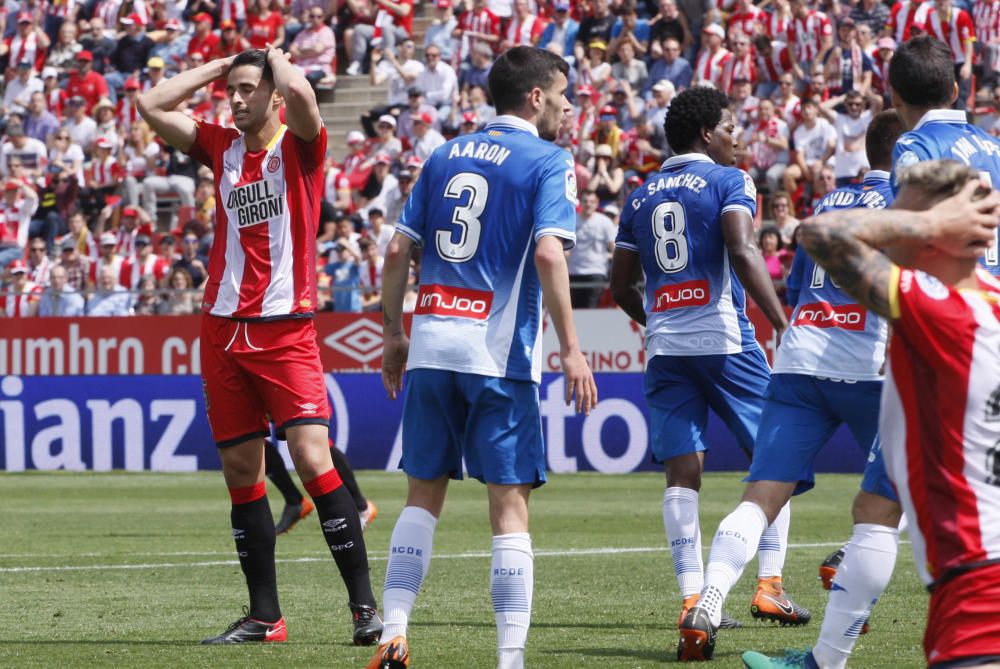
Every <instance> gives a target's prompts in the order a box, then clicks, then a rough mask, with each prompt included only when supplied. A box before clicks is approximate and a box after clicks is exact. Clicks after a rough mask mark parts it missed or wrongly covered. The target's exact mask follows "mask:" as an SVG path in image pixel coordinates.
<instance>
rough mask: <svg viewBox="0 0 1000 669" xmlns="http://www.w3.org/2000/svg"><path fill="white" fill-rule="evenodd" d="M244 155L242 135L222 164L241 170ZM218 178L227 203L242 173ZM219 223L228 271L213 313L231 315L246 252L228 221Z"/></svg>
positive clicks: (226, 270) (220, 193) (234, 309)
mask: <svg viewBox="0 0 1000 669" xmlns="http://www.w3.org/2000/svg"><path fill="white" fill-rule="evenodd" d="M243 154H244V144H243V138H242V137H238V138H236V139H235V140H233V143H232V144H231V145H230V146H229V148H228V149H226V152H225V153H224V154H222V164H223V165H238V166H239V168H237V170H239V169H241V168H242V166H243ZM219 177H220V175H216V178H218V179H219V195H220V196H221V197H222V201H223V202H226V201H228V200H229V194H230V193H231V192H232V191H233V182H234V181H235V180H236V179H238V178H239V173H238V172H237V174H236V177H235V179H234V178H232V175H230V177H231V178H229V179H223V178H219ZM216 225H226V226H227V230H226V232H227V234H226V263H225V270H224V271H223V273H222V281H221V283H220V284H219V294H218V296H216V298H215V304H214V305H213V306H212V310H211V312H210V313H213V314H215V313H218V314H231V313H233V312H234V311H236V310H237V309H238V308H239V306H240V285H241V284H242V283H243V268H244V266H245V264H246V255H245V254H244V253H243V245H242V244H241V243H240V235H239V232H237V231H236V230H233V229H231V228H228V225H229V222H228V221H226V222H222V221H219V222H218V223H216ZM237 230H238V228H237Z"/></svg>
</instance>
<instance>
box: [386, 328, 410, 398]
mask: <svg viewBox="0 0 1000 669" xmlns="http://www.w3.org/2000/svg"><path fill="white" fill-rule="evenodd" d="M409 353H410V339H409V337H407V336H406V335H405V334H402V333H400V334H396V335H392V336H390V337H386V338H385V341H384V342H383V346H382V385H383V386H385V392H386V393H387V394H388V395H389V399H391V400H394V399H396V398H397V397H399V393H400V392H401V391H402V390H403V372H404V370H405V369H406V359H407V357H409Z"/></svg>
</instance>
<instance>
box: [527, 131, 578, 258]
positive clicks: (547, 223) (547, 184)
mask: <svg viewBox="0 0 1000 669" xmlns="http://www.w3.org/2000/svg"><path fill="white" fill-rule="evenodd" d="M542 170H543V171H542V175H541V181H540V183H539V184H538V190H537V191H536V192H535V211H534V215H535V225H534V231H533V235H534V237H535V241H536V242H537V241H538V240H539V239H541V238H542V237H545V236H546V235H551V236H553V237H559V238H560V239H562V240H563V246H564V247H565V248H566V249H567V250H568V249H571V248H573V246H574V245H575V244H576V205H577V199H576V168H575V166H574V164H573V159H572V158H570V156H569V154H568V153H566V152H565V151H559V152H558V153H554V154H553V155H552V157H551V158H549V159H548V160H547V161H546V163H545V167H543V168H542Z"/></svg>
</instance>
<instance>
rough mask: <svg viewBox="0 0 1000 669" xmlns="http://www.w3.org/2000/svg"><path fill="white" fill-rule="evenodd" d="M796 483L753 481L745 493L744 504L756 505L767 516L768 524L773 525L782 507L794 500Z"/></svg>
mask: <svg viewBox="0 0 1000 669" xmlns="http://www.w3.org/2000/svg"><path fill="white" fill-rule="evenodd" d="M794 490H795V484H794V483H786V482H784V481H751V482H750V484H749V485H747V488H746V490H744V491H743V499H742V501H744V502H751V503H753V504H756V505H757V506H759V507H760V508H761V510H762V511H763V512H764V515H766V516H767V522H768V523H773V522H774V519H775V518H777V517H778V514H779V513H780V512H781V507H783V506H785V504H786V503H787V502H788V500H790V499H791V498H792V492H793V491H794Z"/></svg>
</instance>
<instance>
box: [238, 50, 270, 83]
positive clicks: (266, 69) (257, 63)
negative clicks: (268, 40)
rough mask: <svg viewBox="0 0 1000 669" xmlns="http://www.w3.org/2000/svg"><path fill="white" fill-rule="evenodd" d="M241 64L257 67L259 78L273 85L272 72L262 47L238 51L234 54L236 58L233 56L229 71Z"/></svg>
mask: <svg viewBox="0 0 1000 669" xmlns="http://www.w3.org/2000/svg"><path fill="white" fill-rule="evenodd" d="M241 65H253V66H254V67H259V68H260V69H261V72H262V73H261V75H260V78H261V79H265V80H267V82H268V83H269V84H271V85H272V86H273V85H274V73H273V72H272V71H271V66H270V65H269V64H268V62H267V52H266V51H264V50H263V49H246V50H245V51H240V52H239V53H238V54H236V58H233V64H232V65H231V66H230V67H229V71H230V72H231V71H232V70H233V68H235V67H239V66H241Z"/></svg>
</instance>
